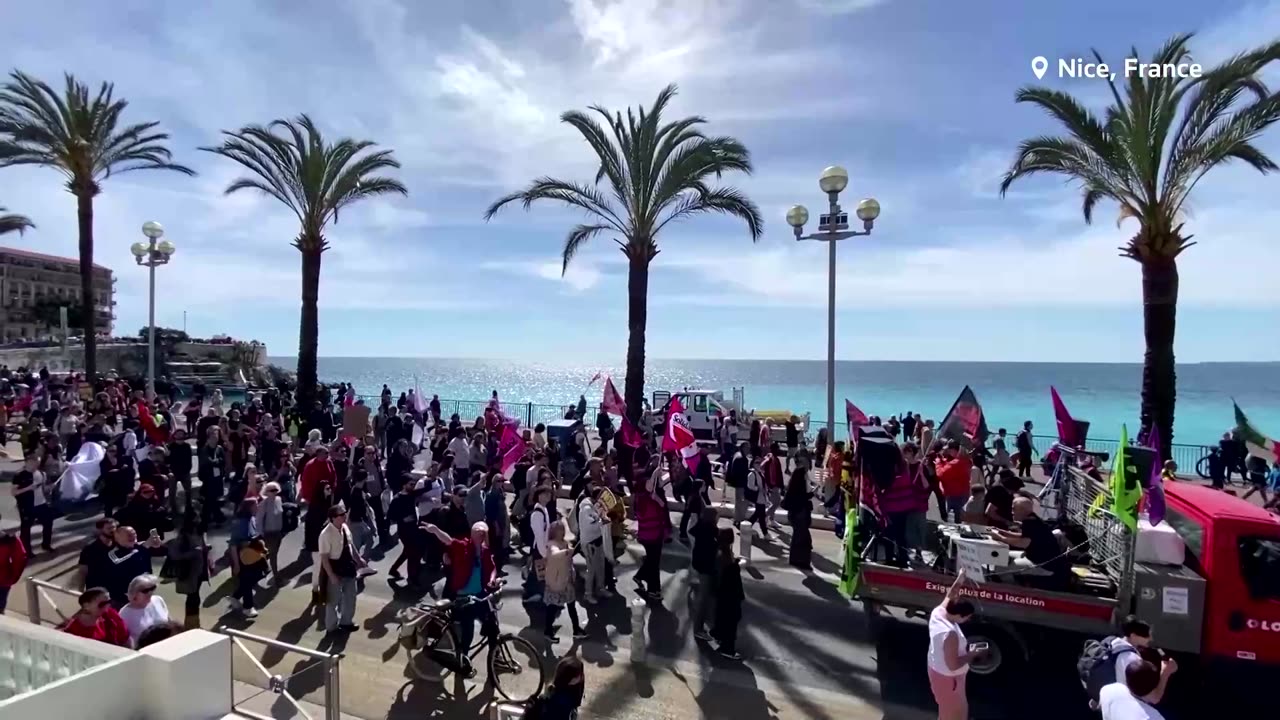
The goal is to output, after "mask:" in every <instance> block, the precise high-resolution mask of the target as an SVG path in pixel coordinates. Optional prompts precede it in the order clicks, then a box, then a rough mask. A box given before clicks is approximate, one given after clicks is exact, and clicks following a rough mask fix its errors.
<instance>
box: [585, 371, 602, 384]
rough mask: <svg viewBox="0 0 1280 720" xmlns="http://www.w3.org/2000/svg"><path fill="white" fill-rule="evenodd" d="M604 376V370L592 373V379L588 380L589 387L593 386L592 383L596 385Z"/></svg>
mask: <svg viewBox="0 0 1280 720" xmlns="http://www.w3.org/2000/svg"><path fill="white" fill-rule="evenodd" d="M602 377H604V373H603V372H597V373H596V374H595V375H592V376H591V379H590V380H588V381H587V387H591V386H592V385H595V384H596V381H597V380H599V379H600V378H602Z"/></svg>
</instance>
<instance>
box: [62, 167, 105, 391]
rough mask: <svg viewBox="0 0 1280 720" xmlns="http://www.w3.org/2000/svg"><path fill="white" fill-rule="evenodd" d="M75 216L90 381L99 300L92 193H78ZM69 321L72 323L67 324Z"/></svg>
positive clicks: (95, 368) (95, 366) (94, 361)
mask: <svg viewBox="0 0 1280 720" xmlns="http://www.w3.org/2000/svg"><path fill="white" fill-rule="evenodd" d="M76 215H77V219H78V221H79V225H80V306H81V307H82V308H84V313H83V317H82V318H80V319H81V320H82V322H81V323H80V327H81V329H82V330H83V332H84V377H85V380H88V381H89V382H90V383H92V382H94V381H95V380H96V378H97V377H98V331H97V323H96V322H95V321H96V320H97V309H98V303H97V302H96V298H95V297H94V294H93V195H92V194H90V193H88V192H84V191H80V192H77V193H76ZM68 324H70V323H68Z"/></svg>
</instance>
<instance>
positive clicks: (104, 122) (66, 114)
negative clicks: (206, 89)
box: [0, 70, 195, 378]
mask: <svg viewBox="0 0 1280 720" xmlns="http://www.w3.org/2000/svg"><path fill="white" fill-rule="evenodd" d="M114 91H115V86H114V85H112V84H111V83H102V85H101V86H100V87H99V88H98V92H97V94H95V95H92V96H90V94H89V86H88V85H86V84H84V83H82V82H79V81H77V80H76V79H75V77H74V76H72V75H67V76H66V87H65V88H64V89H63V92H62V93H61V94H59V93H57V92H55V91H54V90H53V88H51V87H49V86H48V85H47V84H45V83H44V82H41V81H40V80H36V79H35V78H33V77H31V76H29V75H27V74H25V73H22V72H19V71H16V70H15V71H14V72H13V73H11V74H10V75H9V82H7V83H5V84H4V86H3V87H0V167H10V166H13V165H42V166H44V167H51V168H54V169H56V170H57V171H59V172H61V173H62V174H63V176H65V177H66V179H67V190H68V191H69V192H70V193H71V194H72V195H75V196H76V212H77V216H78V220H79V235H80V298H81V301H82V302H83V303H84V304H85V306H86V307H89V308H90V309H91V311H90V312H87V313H85V314H84V318H83V319H84V323H83V328H84V369H85V373H86V375H87V376H88V377H90V378H93V377H95V376H96V375H97V371H98V363H97V357H96V354H97V350H98V341H97V329H96V327H95V323H94V321H95V319H96V318H95V315H96V313H95V312H92V309H93V308H94V306H95V305H96V303H95V302H94V291H93V281H94V277H93V198H94V197H96V196H97V195H98V193H100V192H102V186H101V182H102V181H103V180H105V179H106V178H107V177H109V176H111V175H118V174H120V173H124V172H130V171H133V170H173V171H175V172H180V173H183V174H184V175H194V174H195V172H194V171H192V170H191V169H190V168H188V167H185V166H183V165H178V164H175V163H173V162H172V155H171V154H170V153H169V149H168V148H166V147H165V146H164V143H165V141H166V140H168V139H169V135H168V134H167V133H163V132H160V131H159V130H157V129H156V128H157V127H158V126H159V123H155V122H148V123H139V124H137V125H123V124H122V123H121V122H120V118H121V115H123V114H124V110H125V108H126V107H128V105H129V103H128V102H127V101H125V100H118V99H116V98H115V97H114Z"/></svg>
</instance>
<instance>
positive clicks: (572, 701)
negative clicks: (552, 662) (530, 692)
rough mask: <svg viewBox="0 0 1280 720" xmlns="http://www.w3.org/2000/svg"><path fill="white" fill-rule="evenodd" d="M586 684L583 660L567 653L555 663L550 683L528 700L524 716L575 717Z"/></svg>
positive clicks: (533, 719)
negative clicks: (566, 655)
mask: <svg viewBox="0 0 1280 720" xmlns="http://www.w3.org/2000/svg"><path fill="white" fill-rule="evenodd" d="M585 688H586V676H585V674H584V672H583V665H582V660H581V659H579V658H577V657H575V656H572V655H570V656H569V657H565V658H561V659H560V662H559V663H557V664H556V670H555V674H554V675H553V676H552V679H551V685H549V686H548V687H547V689H546V690H544V691H543V692H542V694H540V695H538V696H537V697H535V698H534V699H532V700H530V701H529V703H528V704H527V705H525V708H524V714H523V715H521V718H522V719H523V720H574V718H576V717H577V716H578V708H579V707H581V705H582V697H583V694H584V690H585Z"/></svg>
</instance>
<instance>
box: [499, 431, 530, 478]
mask: <svg viewBox="0 0 1280 720" xmlns="http://www.w3.org/2000/svg"><path fill="white" fill-rule="evenodd" d="M518 426H519V423H518V422H509V423H503V424H502V437H501V439H499V440H498V457H500V458H501V459H502V466H501V467H502V476H503V477H505V478H507V479H508V480H510V479H511V476H512V475H514V474H515V471H516V463H517V462H519V460H520V458H521V457H523V456H524V449H525V445H524V436H523V435H521V434H520V430H519V429H518Z"/></svg>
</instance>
